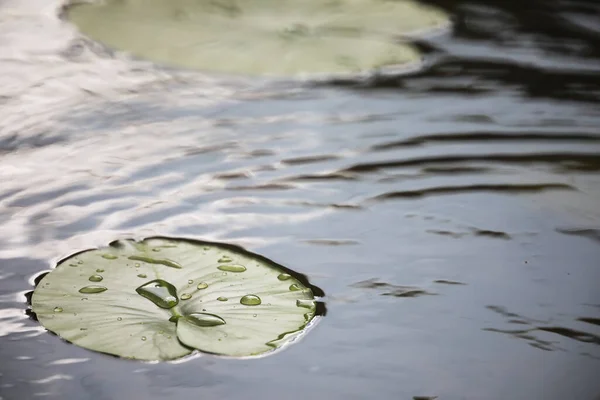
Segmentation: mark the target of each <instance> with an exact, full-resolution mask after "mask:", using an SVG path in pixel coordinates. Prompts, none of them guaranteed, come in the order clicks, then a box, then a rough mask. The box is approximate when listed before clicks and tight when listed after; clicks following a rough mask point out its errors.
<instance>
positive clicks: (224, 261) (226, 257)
mask: <svg viewBox="0 0 600 400" xmlns="http://www.w3.org/2000/svg"><path fill="white" fill-rule="evenodd" d="M232 261H233V258H231V257H228V256H221V258H219V260H218V262H220V263H230V262H232Z"/></svg>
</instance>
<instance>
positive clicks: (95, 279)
mask: <svg viewBox="0 0 600 400" xmlns="http://www.w3.org/2000/svg"><path fill="white" fill-rule="evenodd" d="M102 279H104V278H102V276H101V275H92V276H90V277H89V278H88V280H89V281H90V282H101V281H102Z"/></svg>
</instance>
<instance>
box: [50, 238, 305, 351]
mask: <svg viewBox="0 0 600 400" xmlns="http://www.w3.org/2000/svg"><path fill="white" fill-rule="evenodd" d="M207 249H209V248H205V250H207ZM152 251H153V252H159V251H160V248H153V249H152ZM100 256H101V257H102V258H104V259H106V260H117V259H119V256H117V255H115V254H111V253H104V254H101V255H100ZM127 258H128V259H129V260H132V261H139V262H142V263H146V264H160V265H164V266H167V267H170V268H176V269H182V268H183V267H182V266H181V265H180V264H179V263H177V262H175V261H173V260H169V259H167V258H157V257H150V256H147V255H132V256H128V257H127ZM217 262H218V265H217V266H216V268H217V269H218V270H220V271H223V275H227V273H234V274H240V273H243V272H245V271H246V270H247V268H246V267H245V266H244V265H241V264H237V263H234V260H233V258H231V257H230V256H228V255H222V256H221V257H220V258H219V259H218V261H217ZM82 264H83V261H82V260H77V261H74V262H72V263H70V264H69V265H70V266H71V267H80V266H81V265H82ZM134 266H135V267H136V268H139V267H141V264H140V263H138V262H136V263H135V264H134ZM104 271H105V270H104V269H101V268H98V269H96V271H95V272H96V273H94V274H92V275H90V276H89V278H88V280H89V281H90V282H93V283H96V284H91V285H86V286H84V287H82V288H80V289H79V293H82V294H98V293H103V292H105V291H107V290H108V288H107V287H105V286H101V285H99V284H97V283H99V282H102V281H103V280H104V277H103V276H102V275H101V274H102V273H103V272H104ZM137 277H138V278H143V279H145V278H147V277H148V276H147V274H145V273H139V274H137ZM277 279H278V280H279V281H281V282H284V281H288V280H291V279H292V276H291V275H290V274H287V273H281V274H279V275H278V276H277ZM187 283H188V285H191V286H192V285H194V280H193V279H188V281H187ZM208 287H209V283H207V282H205V281H202V280H201V281H199V282H198V284H197V285H195V289H196V291H202V290H205V289H207V288H208ZM289 290H290V291H301V290H306V291H310V289H306V288H304V287H302V285H300V284H298V283H292V284H291V285H290V286H289ZM135 291H136V293H137V294H139V295H140V296H142V297H144V298H146V299H148V300H149V301H151V302H152V303H154V304H155V305H156V306H157V307H160V308H162V309H167V310H172V317H171V318H170V319H169V321H171V322H174V323H177V321H178V320H179V319H180V318H185V320H186V321H187V322H189V323H191V324H193V325H195V326H198V327H202V328H204V327H214V326H219V325H225V324H226V321H225V320H224V319H223V318H222V317H220V316H218V315H216V314H212V313H208V312H206V309H202V312H192V313H189V314H186V315H185V316H182V315H180V314H179V313H178V312H177V310H176V306H177V305H178V304H179V302H180V301H186V300H190V299H191V298H192V297H193V291H192V292H184V293H181V295H178V292H177V288H176V287H175V286H174V285H173V284H171V283H170V282H168V281H166V280H163V279H153V280H150V281H148V282H146V283H144V284H142V285H140V286H139V287H137V288H136V289H135ZM82 300H87V298H83V299H82ZM216 300H218V301H221V302H226V301H229V299H228V298H227V297H225V296H219V297H217V299H216ZM239 303H240V304H242V305H244V306H248V307H255V306H260V305H261V304H263V303H262V299H261V298H260V297H259V296H258V295H256V294H246V295H244V296H242V297H241V298H240V300H239ZM267 305H270V304H267ZM296 306H297V307H302V308H306V309H308V310H310V312H308V313H307V314H305V318H306V319H307V320H309V319H310V318H311V316H312V313H313V312H314V309H315V302H314V300H309V299H306V300H297V301H296ZM53 311H54V312H55V313H61V312H63V308H62V307H59V306H57V307H55V308H54V310H53ZM253 317H257V314H253ZM117 320H118V321H122V317H117ZM82 329H84V328H82ZM141 340H143V341H145V340H146V337H145V336H142V337H141Z"/></svg>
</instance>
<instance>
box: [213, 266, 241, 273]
mask: <svg viewBox="0 0 600 400" xmlns="http://www.w3.org/2000/svg"><path fill="white" fill-rule="evenodd" d="M217 268H218V269H220V270H221V271H227V272H244V271H245V270H246V267H244V266H243V265H239V264H225V265H219V266H218V267H217Z"/></svg>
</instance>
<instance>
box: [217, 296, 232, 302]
mask: <svg viewBox="0 0 600 400" xmlns="http://www.w3.org/2000/svg"><path fill="white" fill-rule="evenodd" d="M217 300H219V301H227V300H229V299H228V298H227V297H223V296H219V297H217Z"/></svg>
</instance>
